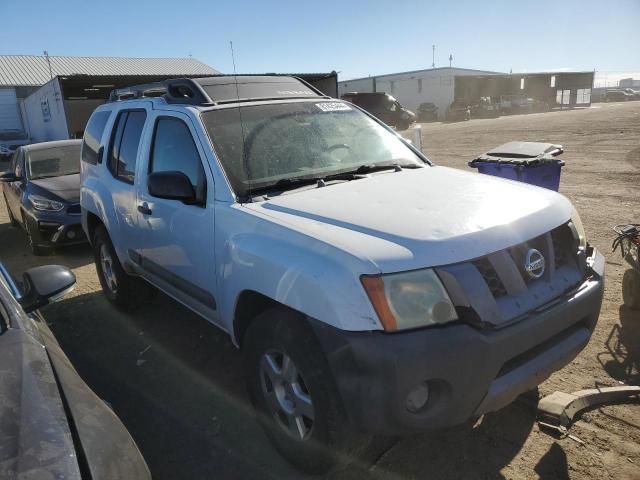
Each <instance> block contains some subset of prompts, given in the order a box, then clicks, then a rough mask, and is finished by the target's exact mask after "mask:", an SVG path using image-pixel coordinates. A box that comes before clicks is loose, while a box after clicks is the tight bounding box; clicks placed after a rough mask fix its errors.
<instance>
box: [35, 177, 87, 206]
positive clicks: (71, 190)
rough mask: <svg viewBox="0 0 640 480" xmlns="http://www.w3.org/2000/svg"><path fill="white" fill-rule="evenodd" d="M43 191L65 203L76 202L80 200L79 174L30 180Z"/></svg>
mask: <svg viewBox="0 0 640 480" xmlns="http://www.w3.org/2000/svg"><path fill="white" fill-rule="evenodd" d="M31 183H32V184H34V185H37V186H38V187H40V188H42V189H43V190H47V191H49V192H51V193H53V194H54V195H57V196H58V197H60V198H62V199H63V200H66V201H77V200H78V199H79V198H80V174H79V173H74V174H72V175H62V176H60V177H51V178H41V179H40V180H31Z"/></svg>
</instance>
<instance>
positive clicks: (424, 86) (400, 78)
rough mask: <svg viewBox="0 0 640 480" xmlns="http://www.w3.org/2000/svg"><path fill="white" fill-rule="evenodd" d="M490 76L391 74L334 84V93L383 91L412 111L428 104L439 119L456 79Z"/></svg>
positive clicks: (439, 71)
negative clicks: (335, 89)
mask: <svg viewBox="0 0 640 480" xmlns="http://www.w3.org/2000/svg"><path fill="white" fill-rule="evenodd" d="M492 73H496V72H489V71H483V70H471V69H468V68H454V67H443V68H430V69H428V70H414V71H411V72H402V73H391V74H388V75H378V76H374V77H366V78H356V79H353V80H346V81H342V82H338V94H339V95H340V96H342V95H344V94H345V93H348V92H387V93H389V94H391V95H393V96H394V97H395V98H396V99H397V100H398V101H399V102H400V103H401V104H402V105H403V106H404V107H407V108H408V109H409V110H413V111H414V112H415V111H416V110H417V109H418V106H419V105H420V104H421V103H424V102H431V103H434V104H435V105H436V106H437V107H438V118H443V117H444V115H445V113H446V110H447V108H448V107H449V105H451V103H452V102H453V98H454V88H455V78H456V77H457V76H465V75H486V74H492Z"/></svg>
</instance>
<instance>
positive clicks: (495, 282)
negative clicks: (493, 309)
mask: <svg viewBox="0 0 640 480" xmlns="http://www.w3.org/2000/svg"><path fill="white" fill-rule="evenodd" d="M472 263H473V265H474V266H475V267H476V268H477V269H478V271H479V272H480V275H482V278H484V281H485V282H486V283H487V286H488V287H489V290H491V294H492V295H493V298H500V297H504V296H505V295H506V294H507V289H506V288H505V287H504V284H503V283H502V280H500V277H499V276H498V272H496V269H495V268H493V265H491V262H490V261H489V260H487V259H486V258H480V259H478V260H474V261H473V262H472Z"/></svg>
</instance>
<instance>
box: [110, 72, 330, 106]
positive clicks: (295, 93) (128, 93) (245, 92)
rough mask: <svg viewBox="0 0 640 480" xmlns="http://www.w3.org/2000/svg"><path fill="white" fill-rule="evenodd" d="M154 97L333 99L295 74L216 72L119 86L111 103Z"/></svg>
mask: <svg viewBox="0 0 640 480" xmlns="http://www.w3.org/2000/svg"><path fill="white" fill-rule="evenodd" d="M150 97H162V98H164V99H165V101H166V102H167V103H179V104H187V105H200V106H208V105H217V104H221V103H234V102H248V101H255V100H277V99H287V98H289V99H291V98H330V97H328V96H326V95H325V94H324V93H322V92H321V91H320V90H318V89H317V88H315V87H314V86H312V85H310V84H309V83H308V82H306V81H305V80H303V79H301V78H299V77H295V76H280V75H212V76H209V77H202V78H175V79H168V80H163V81H161V82H156V83H147V84H144V85H134V86H131V87H124V88H118V89H115V90H113V91H112V92H111V94H110V96H109V102H117V101H120V100H132V99H139V98H150ZM213 97H215V98H213Z"/></svg>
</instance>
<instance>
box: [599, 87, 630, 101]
mask: <svg viewBox="0 0 640 480" xmlns="http://www.w3.org/2000/svg"><path fill="white" fill-rule="evenodd" d="M632 99H633V95H631V94H629V93H627V92H625V91H624V90H607V92H606V93H605V94H604V101H605V102H626V101H627V100H632Z"/></svg>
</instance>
